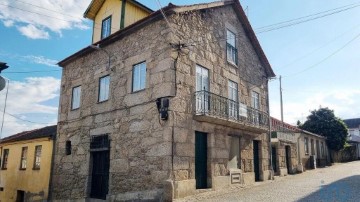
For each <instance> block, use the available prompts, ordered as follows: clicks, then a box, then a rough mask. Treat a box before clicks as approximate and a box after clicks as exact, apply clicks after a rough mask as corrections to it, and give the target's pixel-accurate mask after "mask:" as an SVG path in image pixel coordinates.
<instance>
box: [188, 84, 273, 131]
mask: <svg viewBox="0 0 360 202" xmlns="http://www.w3.org/2000/svg"><path fill="white" fill-rule="evenodd" d="M194 100H195V104H194V106H195V115H200V116H213V117H218V118H221V119H226V120H230V121H235V122H240V123H243V124H248V125H252V126H255V127H267V126H268V125H269V116H268V114H266V113H265V112H262V111H260V110H258V109H254V108H252V107H249V106H247V105H245V104H242V103H240V102H237V101H234V100H231V99H228V98H226V97H222V96H220V95H216V94H213V93H210V92H208V91H205V90H202V91H197V92H195V95H194Z"/></svg>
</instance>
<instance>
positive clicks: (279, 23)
mask: <svg viewBox="0 0 360 202" xmlns="http://www.w3.org/2000/svg"><path fill="white" fill-rule="evenodd" d="M359 3H360V2H357V3H353V4H348V5H345V6H341V7H337V8H334V9H330V10H326V11H321V12H318V13H315V14H310V15H306V16H303V17H299V18H294V19H290V20H286V21H282V22H278V23H274V24H271V25H266V26H262V27H257V28H255V30H261V29H264V28H269V27H273V26H276V25H281V24H284V23H288V22H293V21H296V20H301V19H305V18H308V17H312V16H316V15H320V14H323V13H328V12H330V11H335V10H339V9H341V8H346V7H349V6H353V5H357V4H359Z"/></svg>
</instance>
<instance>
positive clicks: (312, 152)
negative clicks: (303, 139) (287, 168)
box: [311, 139, 315, 155]
mask: <svg viewBox="0 0 360 202" xmlns="http://www.w3.org/2000/svg"><path fill="white" fill-rule="evenodd" d="M311 155H315V145H314V140H313V139H311Z"/></svg>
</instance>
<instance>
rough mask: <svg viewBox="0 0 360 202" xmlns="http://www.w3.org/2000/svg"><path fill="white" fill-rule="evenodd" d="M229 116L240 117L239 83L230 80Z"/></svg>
mask: <svg viewBox="0 0 360 202" xmlns="http://www.w3.org/2000/svg"><path fill="white" fill-rule="evenodd" d="M228 88H229V118H230V119H235V120H237V119H238V108H239V106H238V99H239V98H238V84H237V83H236V82H233V81H231V80H229V87H228Z"/></svg>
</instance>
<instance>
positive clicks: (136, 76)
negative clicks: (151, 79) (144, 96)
mask: <svg viewBox="0 0 360 202" xmlns="http://www.w3.org/2000/svg"><path fill="white" fill-rule="evenodd" d="M145 85H146V63H145V62H142V63H140V64H137V65H134V67H133V80H132V92H136V91H139V90H142V89H145Z"/></svg>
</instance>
